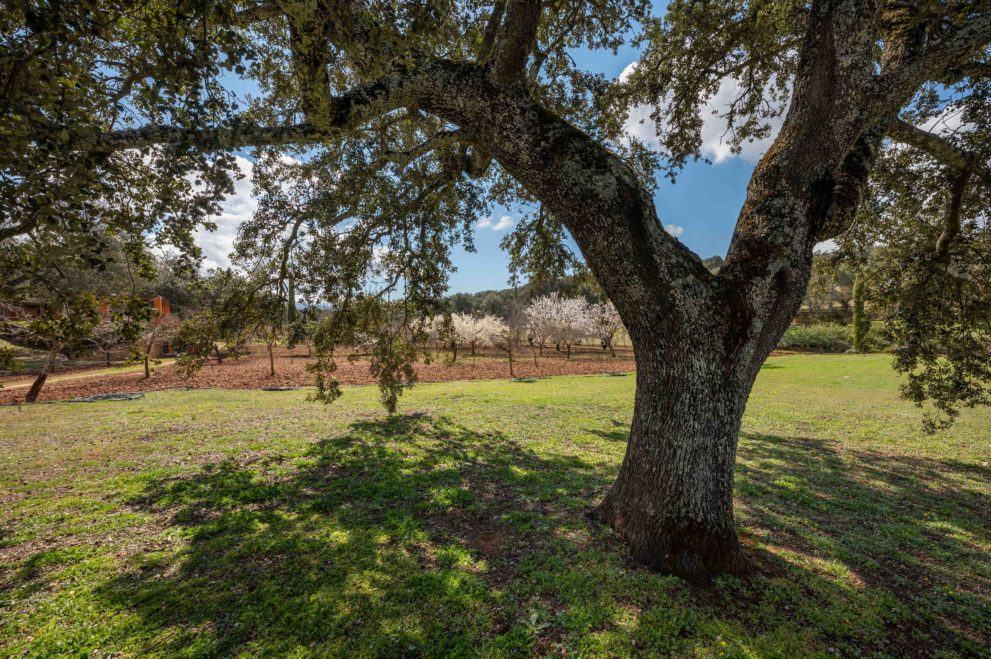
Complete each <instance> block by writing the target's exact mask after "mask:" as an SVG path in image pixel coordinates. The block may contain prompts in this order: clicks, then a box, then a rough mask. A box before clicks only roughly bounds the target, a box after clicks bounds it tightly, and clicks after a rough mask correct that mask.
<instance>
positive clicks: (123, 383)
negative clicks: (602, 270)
mask: <svg viewBox="0 0 991 659" xmlns="http://www.w3.org/2000/svg"><path fill="white" fill-rule="evenodd" d="M298 354H299V356H292V355H291V354H290V353H289V352H288V351H286V350H280V351H278V352H277V355H276V359H275V376H269V374H268V356H267V354H265V352H264V350H257V349H256V350H255V351H254V352H253V353H252V354H251V355H248V356H245V357H242V358H240V359H237V360H233V359H227V360H225V361H224V363H223V364H217V363H216V362H211V363H210V364H209V365H207V366H205V367H204V368H203V369H202V370H201V371H200V372H199V373H198V374H197V375H195V376H194V377H193V378H191V379H189V380H182V379H180V378H179V376H178V375H176V373H175V371H174V369H173V368H172V366H162V367H159V368H156V369H155V370H154V371H153V372H152V375H151V377H150V378H148V379H145V378H144V374H143V373H141V372H135V373H124V374H118V375H102V376H94V377H87V378H80V379H76V380H68V381H64V382H58V381H54V382H48V383H47V384H45V387H44V389H42V391H41V396H40V397H39V399H38V400H40V401H45V400H64V399H67V398H79V397H81V396H93V395H95V394H107V393H122V392H134V391H154V390H158V389H172V388H176V387H190V388H195V389H203V388H217V389H257V388H259V387H286V386H291V387H303V386H311V385H313V375H312V374H311V373H308V372H307V370H306V365H307V364H310V363H312V360H308V359H306V358H305V357H304V356H302V354H301V353H298ZM445 357H446V355H440V356H439V357H438V358H437V359H435V360H433V361H432V362H431V363H430V364H422V363H421V364H417V366H416V371H417V374H418V376H419V381H420V382H448V381H452V380H500V379H506V378H509V365H508V363H507V362H506V360H505V357H504V356H501V355H500V356H498V357H496V356H495V354H494V353H491V352H489V353H488V354H479V356H478V357H476V358H474V359H472V357H471V356H459V357H458V362H457V363H456V364H447V363H445V359H444V358H445ZM514 361H515V364H514V371H515V373H516V377H547V376H551V375H592V374H596V373H611V372H617V371H620V372H629V371H633V370H635V367H634V362H633V353H632V352H631V351H630V350H629V349H628V348H627V349H625V350H617V352H616V357H615V358H613V357H610V356H609V355H607V354H606V353H604V352H603V351H602V350H598V349H595V348H592V347H588V346H582V347H579V348H578V349H577V350H575V351H574V352H573V354H572V359H570V360H568V359H565V357H564V354H563V353H557V352H555V350H554V348H553V347H552V348H550V349H546V348H545V350H544V356H543V357H540V358H538V361H537V365H536V366H535V365H534V362H533V357H532V355H531V353H530V351H529V350H527V351H525V352H524V353H523V354H522V355H520V356H519V358H518V359H516V360H514ZM368 364H369V362H368V359H367V358H365V357H361V358H359V359H358V360H357V361H350V360H348V359H346V358H340V359H338V364H337V366H338V368H337V373H336V377H337V379H338V380H340V382H341V383H342V384H373V383H374V382H375V380H374V378H373V377H372V376H371V374H370V373H369V372H368ZM71 372H73V371H63V372H60V373H57V374H56V376H57V375H63V374H67V373H71ZM14 380H18V381H21V382H23V381H24V380H25V376H24V374H21V375H19V376H18V377H16V378H8V382H12V381H14ZM26 393H27V387H20V388H15V389H11V388H4V389H0V404H4V403H16V402H21V401H23V400H24V395H25V394H26Z"/></svg>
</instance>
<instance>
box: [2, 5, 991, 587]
mask: <svg viewBox="0 0 991 659" xmlns="http://www.w3.org/2000/svg"><path fill="white" fill-rule="evenodd" d="M0 22H2V48H3V51H2V54H0V90H2V93H3V95H4V108H3V110H2V113H0V135H2V136H3V140H4V144H3V149H2V153H0V169H2V172H3V174H2V178H0V213H2V215H0V240H2V241H5V242H4V244H5V245H10V246H18V245H21V246H23V245H25V244H29V243H30V244H35V245H38V244H45V242H46V241H52V242H56V243H59V244H64V243H65V241H66V240H67V237H68V236H71V237H73V239H74V240H76V241H78V243H79V247H78V249H79V250H87V249H89V250H90V251H91V252H93V253H94V254H97V255H98V254H99V245H100V235H101V234H102V233H110V234H113V235H121V234H126V235H128V236H131V237H132V238H134V239H140V240H142V241H144V242H146V243H148V242H157V243H160V244H172V245H176V246H178V247H179V248H180V249H181V250H183V251H184V252H186V253H189V254H193V255H195V251H196V249H195V246H194V244H193V242H192V240H191V236H192V233H193V231H194V230H195V229H196V228H198V227H199V226H201V225H204V224H209V216H210V213H211V212H213V211H214V210H215V208H216V206H215V203H216V201H217V199H219V198H220V197H221V196H222V195H223V194H224V193H226V192H228V191H229V190H230V186H231V181H230V178H229V174H230V172H231V169H232V163H233V161H232V157H231V155H230V154H231V151H232V150H234V149H238V148H246V147H258V148H259V151H258V158H259V161H258V165H256V167H257V168H258V170H259V172H260V174H259V175H258V180H257V182H256V183H257V188H258V189H259V192H260V194H261V201H260V203H261V207H260V210H259V213H258V214H257V215H256V218H255V219H254V220H253V221H252V223H250V224H249V225H248V226H246V227H245V229H244V235H243V236H242V238H243V240H242V249H241V251H242V257H243V258H245V259H247V260H252V261H253V262H254V265H255V267H257V266H258V264H267V265H268V267H269V269H270V271H271V272H272V273H273V274H275V275H277V276H279V277H281V278H286V277H290V278H291V279H293V280H294V281H295V282H296V285H297V286H298V287H300V289H301V294H305V295H307V296H310V297H312V298H313V299H317V298H323V299H324V300H328V301H331V302H332V303H333V304H334V305H335V308H338V309H341V310H345V309H348V308H351V307H350V306H349V305H355V308H366V307H367V305H368V300H369V298H370V297H374V296H373V295H372V296H370V294H369V290H370V287H372V286H373V285H374V286H378V287H379V291H380V292H382V291H401V292H402V298H403V299H404V300H405V301H406V302H407V306H406V311H407V312H410V310H413V312H415V310H417V309H419V310H421V311H423V312H424V313H426V312H427V311H429V307H430V306H431V304H433V303H434V302H435V301H436V300H437V299H438V298H439V297H440V295H441V294H442V293H443V290H444V283H445V281H446V275H447V273H448V272H449V271H450V269H451V264H450V260H449V258H448V251H449V249H450V246H451V245H452V244H454V243H457V242H461V243H464V244H467V245H468V246H470V243H471V235H470V227H471V223H472V221H473V220H474V219H475V218H476V216H478V214H479V213H481V212H482V211H483V210H484V209H485V208H486V206H487V205H488V204H490V203H493V202H498V203H508V202H527V203H530V204H532V205H533V207H535V208H539V211H537V212H535V213H534V214H533V215H532V216H530V217H529V218H528V219H527V221H526V222H524V223H522V225H521V226H522V227H523V229H521V230H522V231H528V232H530V233H529V234H528V236H530V238H528V237H527V235H524V236H519V237H518V239H516V240H513V241H510V244H513V245H516V246H517V254H516V256H517V257H518V261H520V262H522V263H524V265H526V266H527V267H531V268H532V269H534V270H536V269H538V268H539V265H540V264H541V263H544V264H547V263H558V264H560V263H564V262H567V258H566V256H564V252H563V251H562V250H563V249H564V248H563V247H562V244H561V238H562V237H563V236H564V235H566V234H570V236H571V237H572V238H573V239H574V241H575V243H577V245H578V247H579V249H580V251H581V256H582V257H583V259H584V262H585V263H586V264H587V266H588V267H589V268H590V270H591V271H592V273H593V274H594V276H595V278H596V279H597V280H598V282H599V284H600V285H601V286H602V288H603V289H604V290H605V292H606V293H607V295H608V297H609V299H610V300H612V301H613V302H614V304H615V306H616V308H617V309H618V311H619V313H620V315H621V317H622V319H623V322H624V324H625V326H626V328H627V329H628V331H629V334H630V337H631V339H632V340H633V343H634V346H635V353H636V361H637V367H638V377H637V389H636V404H635V410H634V418H633V425H632V429H631V434H630V440H629V446H628V449H627V454H626V458H625V460H624V462H623V465H622V468H621V470H620V473H619V476H618V478H617V480H616V483H615V484H614V485H613V487H612V489H611V490H610V491H609V492H608V494H606V496H605V499H604V500H603V501H602V502H601V503H600V504H599V505H598V506H597V508H596V509H595V511H594V516H595V517H596V518H597V519H598V520H601V521H602V522H603V523H606V524H608V525H610V526H611V527H612V528H613V529H614V530H615V531H616V533H617V534H618V535H619V536H620V537H621V538H623V540H624V541H625V542H626V543H627V544H628V545H629V547H630V549H631V551H632V552H633V555H634V556H635V557H636V558H637V559H638V560H640V561H642V562H643V563H645V564H647V565H649V566H651V567H654V568H657V569H661V570H665V571H670V572H673V573H676V574H680V575H683V576H686V577H688V578H691V579H696V580H705V579H707V578H708V576H709V575H711V574H713V573H719V572H732V573H741V572H745V571H746V570H747V569H748V563H747V560H746V558H745V556H744V555H743V552H742V551H741V548H740V545H739V542H738V539H737V535H736V532H735V529H734V521H733V494H732V491H733V469H734V462H735V458H736V446H737V434H738V432H739V429H740V422H741V417H742V415H743V410H744V406H745V404H746V401H747V397H748V394H749V392H750V388H751V386H752V384H753V382H754V378H755V377H756V375H757V373H758V371H759V369H760V367H761V365H762V363H763V362H764V360H765V359H766V357H767V356H768V354H769V353H770V352H771V350H772V349H773V348H774V346H775V345H776V343H777V341H778V340H779V338H780V337H781V335H782V333H783V332H784V331H785V329H786V328H787V327H788V325H789V323H790V322H791V320H792V318H793V316H794V315H795V313H796V312H797V310H798V308H799V306H800V304H801V301H802V297H803V294H804V292H805V289H806V286H807V284H808V281H809V277H810V270H811V264H812V254H813V248H814V246H815V245H816V244H817V243H818V242H820V241H823V240H827V239H833V238H837V239H839V240H840V241H841V243H843V244H844V245H845V246H846V248H848V249H851V250H854V251H855V247H856V246H858V245H859V248H860V251H861V253H865V252H871V251H873V250H875V249H882V250H885V249H887V250H889V256H888V259H887V263H888V264H889V265H895V266H897V267H898V268H900V275H899V277H897V278H896V279H895V280H891V281H889V282H888V284H887V285H885V286H882V287H881V290H883V291H885V295H886V296H887V297H886V298H885V299H888V300H890V301H892V304H894V305H895V307H897V309H900V310H902V311H903V313H902V314H901V315H900V316H899V315H897V314H896V315H895V316H893V317H896V321H895V326H896V327H901V328H903V335H904V336H905V337H906V341H905V346H906V347H905V350H904V351H903V354H902V355H901V356H900V360H901V361H900V364H901V366H902V367H903V368H905V369H906V370H907V371H911V372H912V374H913V376H914V377H916V379H915V380H914V381H913V383H914V384H913V386H912V387H910V392H909V393H910V394H912V395H913V396H914V397H915V398H916V399H917V400H923V399H926V398H927V397H928V398H935V399H937V400H938V402H940V404H942V405H943V409H944V410H952V409H953V401H955V400H962V401H963V402H964V403H967V404H973V403H978V402H982V401H986V399H987V388H986V383H987V377H988V375H989V373H988V368H989V367H988V364H989V361H991V360H989V359H988V347H987V342H986V339H987V302H988V297H987V279H988V273H989V270H988V235H987V234H988V229H987V219H986V216H985V214H984V213H985V211H986V203H983V202H982V196H981V195H986V194H987V192H988V184H989V183H991V175H989V171H988V168H987V162H988V153H989V151H988V148H987V146H986V145H987V142H988V140H987V137H988V130H987V129H988V127H989V125H991V116H989V115H991V103H989V101H988V93H989V91H991V89H989V84H991V83H989V80H991V78H989V72H991V64H989V61H988V45H989V42H991V5H988V4H987V3H986V2H984V1H983V0H972V1H957V0H908V1H903V0H811V1H810V2H797V1H795V0H778V1H776V0H766V1H761V0H712V1H708V2H702V1H699V2H691V1H685V0H674V1H673V2H671V3H670V4H669V5H668V6H667V8H666V12H665V15H664V17H663V18H662V19H658V18H653V17H651V7H650V6H649V4H648V3H647V2H645V1H643V0H596V1H594V2H588V3H586V2H580V1H578V0H544V1H541V0H496V1H495V2H491V3H488V2H479V1H476V0H469V1H465V2H455V1H453V0H450V1H436V2H435V1H426V2H425V1H421V0H411V1H408V2H406V1H402V0H390V1H379V0H357V1H350V2H349V1H339V2H335V1H333V0H220V1H217V2H211V1H209V0H171V1H169V2H160V1H158V0H141V1H128V0H111V1H109V2H106V1H97V0H81V1H79V2H71V3H68V2H57V1H51V2H46V1H44V0H20V1H17V2H14V1H12V0H8V1H5V2H4V3H3V13H2V16H0ZM629 35H634V38H635V39H636V40H637V42H638V44H639V45H640V47H641V49H642V55H641V59H640V62H639V65H638V66H637V67H636V69H635V71H633V73H632V74H631V75H630V76H629V77H627V78H626V79H624V80H622V81H617V80H608V79H605V78H603V77H601V76H597V75H594V74H591V73H588V72H585V71H582V70H580V69H578V68H577V67H576V66H575V64H574V62H573V60H572V58H571V56H570V55H569V50H570V49H574V48H591V49H609V48H615V47H617V46H619V45H620V44H621V43H623V41H624V40H625V39H626V38H627V37H628V36H629ZM237 77H242V78H248V79H251V80H253V81H254V82H255V84H256V86H257V90H258V92H257V93H256V94H255V98H254V99H253V100H252V101H251V102H250V103H249V104H248V105H247V106H246V107H239V105H238V102H237V101H236V100H235V99H234V98H233V97H232V95H231V94H230V93H229V92H228V91H227V88H228V87H229V83H230V81H231V80H233V79H235V78H237ZM728 78H731V79H732V80H734V81H735V82H736V88H737V89H738V90H739V95H738V96H737V97H736V98H735V99H734V101H733V103H732V104H731V105H730V106H729V108H728V111H727V112H726V113H725V115H724V116H723V119H725V121H726V125H727V128H728V133H727V139H728V140H730V143H731V144H733V145H734V146H737V147H738V146H739V145H740V144H741V143H742V142H743V141H744V140H748V139H753V138H761V137H766V136H767V134H768V131H769V130H770V127H769V122H770V121H771V120H773V119H775V118H777V117H781V118H783V122H782V124H781V126H780V130H779V131H778V133H777V136H776V137H775V139H774V141H773V145H772V146H771V147H770V149H769V150H768V151H767V153H766V154H765V155H764V157H763V158H762V159H761V160H760V162H759V164H758V165H757V167H756V169H755V170H754V173H753V176H752V178H751V180H750V183H749V186H748V189H747V196H746V200H745V202H744V204H743V207H742V208H741V210H740V213H739V218H738V220H737V223H736V228H735V231H734V234H733V239H732V243H731V245H730V248H729V251H728V254H727V255H726V259H725V264H724V265H723V267H722V268H721V269H720V270H719V272H718V274H712V273H711V272H709V270H707V269H706V268H705V267H704V266H703V265H702V263H701V261H700V260H699V258H698V257H697V256H696V255H695V254H693V253H692V252H691V251H690V250H688V249H687V248H686V247H685V246H684V245H683V244H681V243H680V242H679V241H678V240H677V239H675V238H674V237H672V236H670V235H668V234H667V233H666V232H665V231H664V229H663V225H662V224H661V222H660V220H659V219H658V216H657V213H656V211H655V208H654V203H653V193H654V190H653V188H654V176H655V172H660V171H662V172H664V173H666V174H668V175H669V176H671V177H672V178H673V177H674V176H675V175H676V174H677V171H678V169H679V168H680V167H681V166H682V165H683V164H684V163H685V162H687V161H688V160H689V159H692V158H697V157H700V155H701V151H700V149H701V137H700V135H701V129H702V126H703V123H704V121H703V119H704V117H702V116H701V113H702V112H703V111H704V108H705V106H706V103H707V102H708V100H709V99H710V98H711V97H712V96H713V95H714V94H715V92H716V91H717V90H718V89H719V86H720V84H721V82H722V81H724V80H726V79H728ZM644 106H646V107H648V108H654V109H653V110H652V111H651V121H652V123H653V124H654V125H655V128H656V132H657V135H658V136H657V140H656V142H653V143H652V144H651V145H650V147H649V148H648V146H647V145H644V144H641V143H639V142H637V141H636V140H634V139H631V138H629V137H628V136H627V135H626V134H625V133H624V130H623V124H624V120H625V118H626V117H627V115H628V113H629V111H630V110H631V109H633V108H639V110H638V111H640V112H642V108H643V107H644ZM954 113H955V114H954ZM951 114H952V115H953V116H957V117H961V118H962V119H961V121H960V122H958V124H957V125H959V126H962V128H961V129H959V130H956V131H943V132H940V131H932V130H927V129H926V128H925V127H926V126H927V124H926V121H927V120H934V119H938V118H940V117H943V118H945V117H947V116H949V115H951ZM930 123H932V122H931V121H930ZM894 142H897V143H898V144H899V145H901V146H893V143H894ZM286 155H290V156H293V158H292V159H290V158H286V157H285V156H286ZM877 172H880V175H875V173H877ZM193 179H198V180H199V181H200V182H201V184H200V185H199V186H197V185H194V184H192V183H191V182H190V181H192V180H193ZM879 183H880V184H883V185H880V186H879ZM92 258H95V259H98V258H99V257H98V256H94V257H92ZM881 262H882V263H883V262H884V260H883V259H882V260H881ZM900 282H909V283H907V284H906V283H900ZM949 290H952V291H953V293H954V295H953V296H946V295H945V292H946V291H949ZM933 297H935V298H942V297H947V298H949V297H953V299H954V300H955V301H954V302H952V303H950V302H943V303H936V304H935V305H933V303H932V302H931V299H932V298H933ZM958 299H960V300H965V302H957V301H956V300H958ZM927 300H930V301H929V302H927ZM932 310H935V311H932ZM899 323H900V325H899ZM981 323H983V324H981ZM959 327H964V328H966V330H965V331H960V330H957V329H952V328H959ZM393 336H394V335H393ZM948 337H949V338H948ZM982 341H983V342H982ZM947 346H949V349H948V348H947ZM404 354H407V355H408V354H410V353H409V352H408V351H407V352H405V353H404ZM385 361H386V362H387V363H391V362H389V361H388V360H385ZM920 366H921V367H922V370H921V371H920V370H919V368H917V367H920ZM383 368H385V367H383ZM386 370H388V368H386ZM920 373H922V374H927V375H923V376H922V379H918V378H919V376H920ZM392 375H394V373H393V374H392Z"/></svg>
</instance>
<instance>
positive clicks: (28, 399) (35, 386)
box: [24, 370, 48, 403]
mask: <svg viewBox="0 0 991 659" xmlns="http://www.w3.org/2000/svg"><path fill="white" fill-rule="evenodd" d="M47 379H48V371H47V370H45V371H42V372H41V373H38V377H36V378H35V379H34V382H33V383H32V384H31V388H30V389H28V393H27V395H26V396H25V397H24V402H25V403H33V402H35V401H37V400H38V394H40V393H41V388H42V387H43V386H45V380H47Z"/></svg>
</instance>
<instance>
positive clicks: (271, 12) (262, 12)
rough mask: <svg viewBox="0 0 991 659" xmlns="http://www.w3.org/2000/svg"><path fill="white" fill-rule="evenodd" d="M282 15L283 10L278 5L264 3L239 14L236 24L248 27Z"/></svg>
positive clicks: (236, 17) (235, 16) (235, 20)
mask: <svg viewBox="0 0 991 659" xmlns="http://www.w3.org/2000/svg"><path fill="white" fill-rule="evenodd" d="M280 14H282V10H281V9H280V8H279V6H278V5H277V4H276V3H274V2H264V1H263V2H259V3H257V4H254V5H252V6H250V7H247V8H245V9H242V10H241V11H239V12H237V13H236V14H235V15H234V22H235V24H236V25H238V26H241V27H247V26H248V25H251V24H252V23H258V22H260V21H265V20H268V19H270V18H275V17H276V16H279V15H280Z"/></svg>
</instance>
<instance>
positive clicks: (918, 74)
mask: <svg viewBox="0 0 991 659" xmlns="http://www.w3.org/2000/svg"><path fill="white" fill-rule="evenodd" d="M989 43H991V11H989V12H987V13H985V14H983V15H980V16H977V17H975V18H973V19H971V20H969V21H968V22H967V23H966V25H964V26H963V27H961V28H960V29H958V30H957V31H956V32H954V33H953V34H951V35H949V36H947V37H946V38H945V39H943V40H942V41H938V42H936V43H935V44H934V45H932V46H930V47H929V48H927V49H926V50H925V51H924V52H923V53H922V54H921V55H919V56H917V57H913V58H911V59H909V60H907V61H906V62H905V63H903V64H901V65H900V66H897V67H894V68H892V70H891V71H889V72H887V73H885V74H884V75H882V76H881V77H880V80H879V84H878V86H877V92H876V93H875V94H874V99H873V101H874V104H875V106H876V107H878V108H880V109H881V110H882V111H885V110H890V109H895V108H896V107H897V108H900V107H902V106H903V105H904V104H905V102H906V101H908V99H910V98H911V97H912V94H914V93H915V91H916V90H917V89H918V88H919V86H920V85H922V84H923V83H925V82H927V81H930V80H939V79H941V78H942V77H943V75H944V72H946V71H949V70H952V69H953V68H954V67H958V66H961V65H963V64H965V63H967V62H968V61H970V60H971V59H972V58H973V57H974V55H975V54H976V51H977V50H979V49H980V48H982V47H986V46H987V45H988V44H989Z"/></svg>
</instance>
